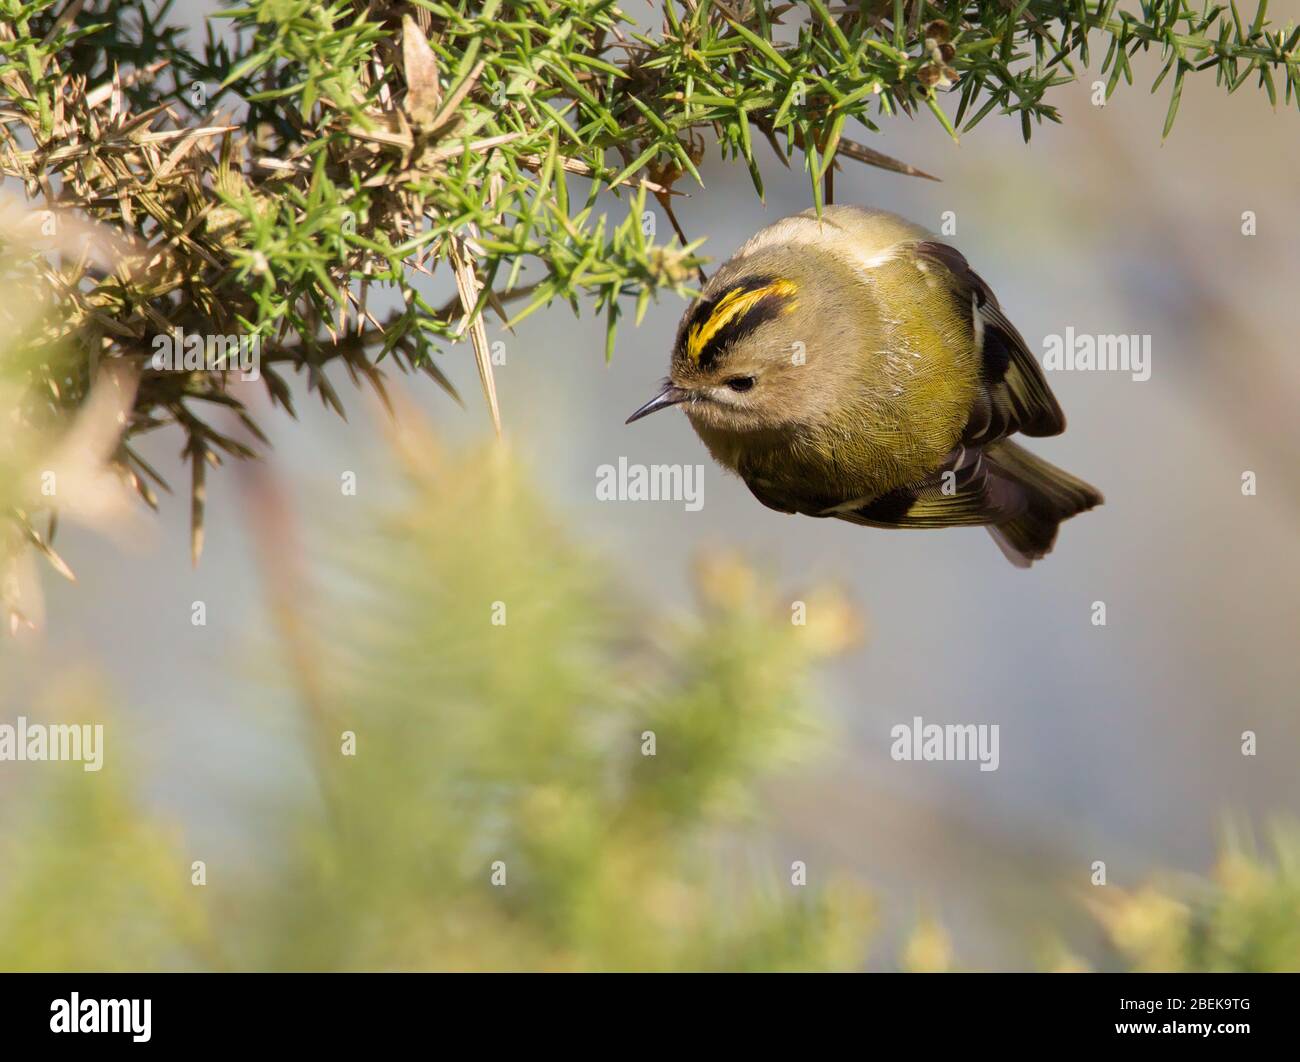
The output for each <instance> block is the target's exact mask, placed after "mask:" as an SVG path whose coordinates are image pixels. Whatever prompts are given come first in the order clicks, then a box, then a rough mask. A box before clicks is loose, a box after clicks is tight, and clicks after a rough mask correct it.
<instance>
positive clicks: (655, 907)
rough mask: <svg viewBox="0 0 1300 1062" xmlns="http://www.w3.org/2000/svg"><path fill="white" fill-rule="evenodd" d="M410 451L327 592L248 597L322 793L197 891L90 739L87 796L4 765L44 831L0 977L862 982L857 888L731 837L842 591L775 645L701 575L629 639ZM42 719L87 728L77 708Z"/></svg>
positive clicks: (560, 541)
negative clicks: (465, 974)
mask: <svg viewBox="0 0 1300 1062" xmlns="http://www.w3.org/2000/svg"><path fill="white" fill-rule="evenodd" d="M408 441H409V440H408ZM406 452H408V453H411V454H413V456H412V459H411V461H410V462H409V464H408V468H409V470H410V471H411V473H412V476H411V482H412V488H413V489H412V492H411V495H410V498H409V501H408V503H407V504H406V505H404V506H403V507H401V508H400V509H399V510H398V511H396V512H394V513H393V514H392V515H391V517H390V518H389V519H387V520H385V521H381V522H380V523H379V524H378V525H377V526H372V529H371V530H369V531H360V532H357V533H356V534H355V535H352V534H349V535H347V536H345V537H344V540H343V541H340V543H339V546H340V552H341V553H343V554H344V557H343V559H342V561H341V563H342V564H343V566H344V568H345V570H347V571H348V574H349V576H350V577H349V578H347V579H345V580H341V581H340V586H339V588H338V589H337V590H336V591H335V592H333V593H332V594H331V595H330V597H329V599H328V600H323V601H320V602H318V603H316V604H313V603H312V601H311V590H310V589H309V588H308V587H306V586H305V585H303V584H301V583H298V582H296V581H295V580H296V574H295V571H294V569H293V567H292V564H290V563H288V562H287V561H286V562H282V563H280V564H278V565H276V566H275V568H274V570H271V571H268V573H267V579H268V588H269V591H270V597H271V600H272V602H273V610H274V611H275V612H276V613H277V614H278V617H279V621H280V623H279V628H280V636H281V640H282V642H281V645H280V646H279V649H278V650H277V651H278V652H280V653H281V654H282V658H283V659H284V660H285V661H286V662H287V665H288V668H287V669H288V672H289V673H290V674H291V675H292V677H293V679H294V683H295V688H296V690H297V693H298V698H299V700H300V701H301V703H302V705H303V708H304V711H303V715H302V728H303V729H302V735H303V747H304V748H306V749H308V750H310V754H309V756H308V757H307V758H308V759H309V760H310V762H311V763H312V764H313V767H314V776H315V779H316V781H317V782H318V783H319V788H318V790H317V792H316V793H307V794H305V795H303V796H302V798H301V800H300V801H298V802H295V801H293V800H290V801H289V802H288V803H284V802H282V803H280V805H279V806H278V807H276V808H275V809H273V810H271V811H269V812H268V814H266V816H265V817H264V818H263V819H262V821H261V822H259V823H258V824H257V828H256V830H255V831H254V832H255V835H256V836H257V837H258V839H259V848H260V850H259V852H258V853H257V858H256V859H253V860H252V862H253V863H254V864H256V863H258V861H259V860H260V861H262V863H261V865H260V867H259V868H258V869H257V870H256V871H255V872H253V873H251V874H249V873H244V872H242V871H237V870H236V869H235V868H227V867H222V866H220V865H218V864H217V863H209V865H208V866H207V868H206V870H207V875H208V881H209V884H207V885H206V886H204V887H202V888H199V887H191V886H190V884H189V877H190V873H191V868H190V860H191V859H192V858H193V856H192V855H189V854H186V853H185V852H184V851H183V845H181V844H180V843H179V836H178V835H177V834H176V833H175V831H173V830H172V829H171V828H170V827H167V826H166V825H165V824H163V823H162V822H160V821H158V820H157V819H155V818H154V817H153V816H152V815H151V814H149V813H146V812H145V811H144V809H143V808H141V807H138V806H135V804H134V802H133V800H132V797H131V788H132V774H131V771H130V768H129V767H127V766H126V763H125V762H124V761H127V760H130V759H131V750H130V749H129V748H122V747H121V746H120V744H119V745H118V746H116V747H114V745H113V736H114V735H113V730H114V728H113V726H112V724H111V716H110V722H109V725H108V726H107V727H106V732H107V736H106V746H107V748H108V760H107V762H106V765H105V769H104V770H103V771H102V772H100V773H99V774H84V773H83V772H81V771H80V770H79V769H78V768H77V767H76V766H75V765H71V764H69V765H62V764H51V765H43V766H41V767H36V766H35V765H28V766H27V767H26V768H25V771H24V774H23V776H22V777H23V780H24V781H27V779H31V784H32V785H34V786H38V787H40V791H39V794H36V793H29V794H25V795H28V796H34V797H36V798H37V799H38V800H39V803H40V805H41V807H42V808H43V809H44V810H43V812H42V814H41V816H40V817H39V821H30V822H25V823H24V824H22V826H21V828H18V829H16V830H15V831H13V832H12V833H11V835H10V837H9V843H8V844H7V845H6V846H5V847H6V851H5V852H4V857H3V861H2V862H0V868H2V869H0V968H4V969H30V968H45V969H50V968H85V969H98V968H123V967H125V968H156V967H162V968H174V967H181V968H217V969H224V968H236V969H323V970H336V969H457V970H482V969H597V970H611V969H651V970H672V969H751V970H765V969H826V968H853V967H855V966H858V965H860V964H861V963H862V962H863V961H864V958H865V940H866V930H867V928H868V925H869V922H870V917H871V906H870V903H869V901H868V899H867V897H866V896H865V894H864V893H863V892H862V891H861V890H860V889H858V888H856V887H854V886H852V885H849V884H848V883H838V882H826V881H825V880H824V879H823V880H819V879H818V875H817V873H816V872H815V871H814V872H811V873H810V881H809V884H808V885H807V886H806V887H798V886H796V885H794V884H792V882H791V868H790V865H789V863H788V862H785V863H780V862H778V861H777V860H776V859H775V857H774V856H771V855H770V854H768V853H766V848H765V846H764V845H763V844H761V843H757V839H755V838H753V837H750V836H749V834H748V830H747V828H746V822H747V816H746V812H747V811H748V810H749V809H750V808H751V807H752V806H753V805H754V801H755V798H756V791H757V787H758V786H759V784H760V782H761V781H762V779H763V778H764V777H765V776H767V775H768V774H769V773H770V772H771V771H772V770H773V769H775V768H777V767H779V766H781V765H782V764H788V763H790V762H793V761H794V759H796V758H797V757H799V756H800V755H801V754H802V753H803V752H806V751H807V750H808V749H809V748H810V746H811V742H812V741H813V740H814V736H815V729H816V728H815V726H814V723H813V716H812V714H811V712H810V709H809V707H808V705H809V697H808V688H807V686H808V675H809V670H810V667H811V666H812V665H813V664H814V663H815V662H816V661H818V660H819V659H822V658H824V657H825V656H827V655H829V654H831V653H834V652H836V651H838V650H839V649H841V648H843V647H844V646H846V645H847V644H849V642H850V641H851V640H852V639H853V638H854V637H855V636H856V621H855V619H854V616H853V614H852V612H851V610H850V609H849V608H848V606H847V604H846V603H845V602H844V601H843V599H842V598H841V597H840V596H839V595H838V594H836V593H835V592H833V591H830V590H823V591H818V592H817V593H816V594H815V595H812V594H810V595H808V596H807V597H806V603H807V607H808V611H809V621H808V623H807V625H805V626H796V625H794V624H792V622H791V608H790V603H789V602H788V601H782V600H779V599H778V598H777V597H776V596H775V595H773V594H772V593H771V592H770V591H769V590H768V589H766V588H765V587H764V586H763V585H762V584H761V583H760V582H759V580H758V579H757V578H756V577H755V576H754V574H753V572H752V571H750V570H749V569H748V568H746V567H745V566H743V565H742V564H740V563H738V562H737V561H735V560H733V559H730V558H726V557H718V558H713V559H710V560H706V561H703V562H702V563H701V565H700V568H699V571H698V580H697V581H698V583H699V587H700V602H699V608H698V610H697V611H696V612H695V613H694V614H693V615H689V616H682V617H672V616H664V615H657V616H650V617H649V618H646V612H645V611H644V610H643V609H639V608H633V607H629V602H628V601H627V600H626V595H625V594H624V593H623V592H622V591H621V590H620V589H619V588H618V586H617V583H616V582H615V581H613V580H612V578H611V576H610V573H609V572H607V571H605V570H604V569H602V568H601V567H600V566H599V565H598V564H596V563H594V562H593V561H592V559H591V558H590V557H589V556H588V555H587V554H586V553H585V552H584V551H583V550H582V549H580V548H579V547H578V546H576V545H575V544H574V543H572V542H571V541H570V540H569V539H568V538H567V537H566V536H565V535H564V534H563V533H562V531H561V530H559V529H558V528H556V527H554V526H553V525H552V524H551V523H550V522H549V519H548V516H547V514H546V512H545V511H544V508H543V507H542V506H541V505H540V504H539V502H538V500H537V499H536V498H535V497H533V496H532V495H531V494H530V492H529V489H528V487H527V484H526V482H525V481H524V480H523V478H522V477H521V476H520V475H519V473H518V472H517V470H516V468H515V466H514V465H513V464H512V463H511V462H509V461H508V460H506V459H505V458H504V457H503V455H502V454H500V453H499V452H497V453H489V454H485V455H482V456H481V457H480V458H478V459H458V460H457V461H455V462H440V461H438V460H437V459H436V445H434V444H433V443H432V442H431V441H430V440H421V441H419V442H418V444H415V445H412V446H408V447H407V451H406ZM305 615H310V616H312V617H317V618H319V622H314V621H313V622H303V617H304V616H305ZM502 620H503V621H504V622H502ZM494 621H495V622H494ZM51 714H52V716H53V717H54V718H67V717H69V716H76V717H85V716H87V714H89V716H90V717H92V718H94V719H95V720H97V721H98V720H102V719H104V718H105V715H104V711H103V709H102V707H101V706H98V705H94V703H93V698H92V699H91V701H90V703H89V704H88V703H87V701H86V699H85V697H84V696H83V695H82V693H77V692H75V691H74V692H72V693H69V694H67V695H66V696H65V697H64V698H63V699H62V700H61V701H60V704H59V705H58V706H56V708H55V709H54V710H53V711H52V712H51ZM349 735H355V755H348V754H346V751H350V749H345V746H348V744H349V742H350V740H351V738H350V737H349ZM651 736H653V742H654V752H655V754H654V755H645V754H644V753H645V752H646V751H647V750H648V749H649V747H650V746H649V744H648V743H649V742H650V740H651ZM289 755H290V757H292V756H293V750H292V748H290V749H289ZM115 760H116V762H114V761H115ZM286 766H287V768H288V769H289V770H290V771H292V770H293V769H294V768H296V766H297V763H290V764H287V765H286ZM24 803H27V801H24ZM15 825H17V824H15ZM494 864H495V876H496V883H494V880H493V878H494ZM502 873H504V879H502ZM213 923H219V925H220V932H219V934H214V933H213V931H212V930H211V928H210V927H211V925H212V924H213Z"/></svg>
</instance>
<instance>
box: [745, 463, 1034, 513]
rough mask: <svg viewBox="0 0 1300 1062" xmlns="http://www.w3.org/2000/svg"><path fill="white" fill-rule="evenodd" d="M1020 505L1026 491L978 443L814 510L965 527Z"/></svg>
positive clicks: (1015, 509)
mask: <svg viewBox="0 0 1300 1062" xmlns="http://www.w3.org/2000/svg"><path fill="white" fill-rule="evenodd" d="M751 489H753V488H752V487H751ZM756 493H757V492H756ZM759 500H760V501H761V500H762V498H761V497H760V499H759ZM1024 508H1025V495H1024V492H1023V491H1022V490H1021V489H1020V488H1019V487H1018V485H1017V484H1016V483H1015V481H1014V480H1012V479H1010V478H1009V477H1007V476H1006V475H1004V474H1002V473H1001V470H1000V469H999V468H998V467H997V466H996V465H994V464H993V463H992V462H990V461H988V460H986V458H985V456H984V452H983V451H982V450H981V449H980V448H979V447H978V446H973V447H972V446H958V447H957V448H956V449H954V450H953V451H952V453H950V454H949V455H948V457H947V458H946V459H945V460H944V462H943V464H941V465H940V466H939V467H938V468H937V469H935V471H934V472H933V473H931V474H930V475H929V476H927V477H926V478H925V479H923V480H922V481H920V482H919V483H914V484H911V485H909V486H906V487H899V488H898V489H897V490H892V491H890V492H889V493H887V494H882V495H881V496H880V497H878V498H871V499H869V500H867V501H865V502H864V501H863V500H862V499H856V500H853V501H847V502H842V503H840V504H839V505H834V506H831V507H829V508H827V509H824V510H822V511H821V512H819V513H817V515H818V516H834V517H838V518H839V519H841V520H848V521H850V522H852V523H858V524H869V525H871V526H872V527H962V526H967V527H969V526H979V525H982V524H997V523H1002V522H1003V521H1005V520H1007V519H1009V518H1011V517H1014V516H1016V515H1018V514H1019V513H1021V512H1022V511H1023V510H1024Z"/></svg>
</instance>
